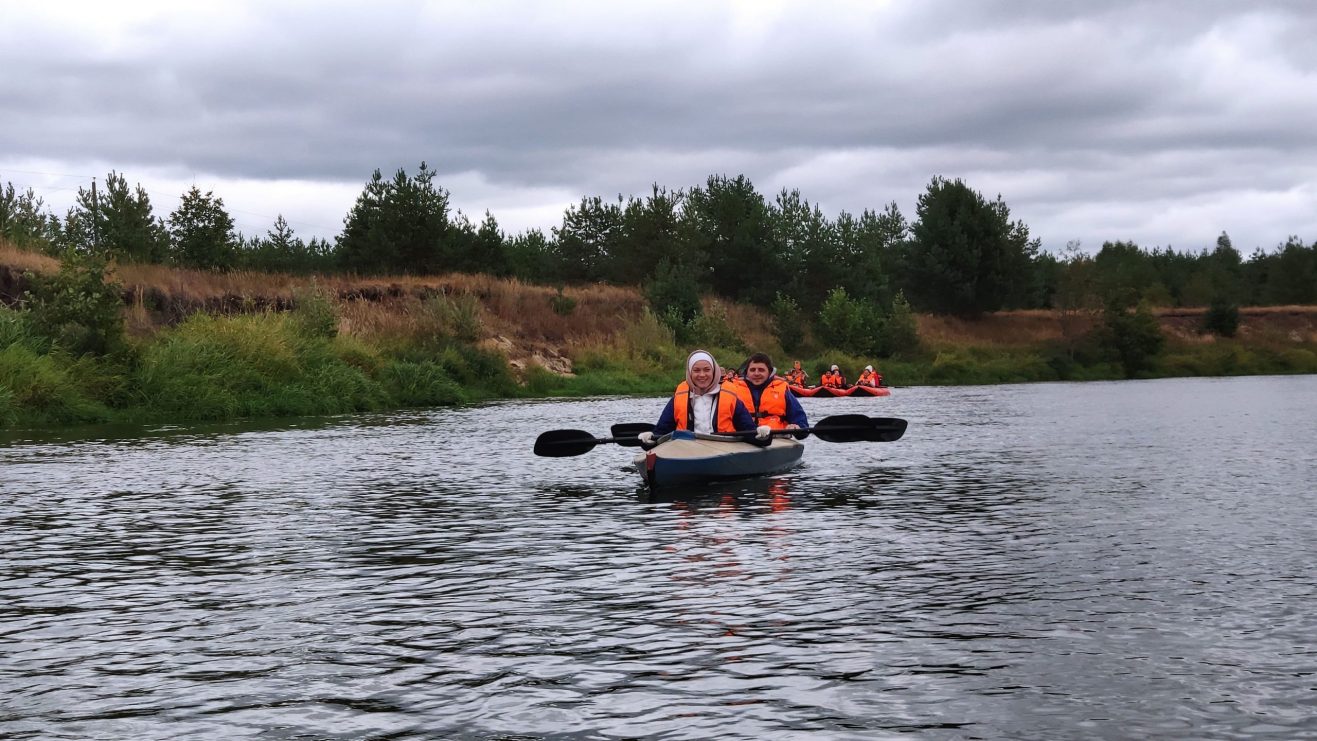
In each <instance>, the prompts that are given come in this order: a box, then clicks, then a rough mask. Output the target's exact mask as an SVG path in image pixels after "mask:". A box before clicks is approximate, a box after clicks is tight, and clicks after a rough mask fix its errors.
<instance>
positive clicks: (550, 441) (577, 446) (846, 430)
mask: <svg viewBox="0 0 1317 741" xmlns="http://www.w3.org/2000/svg"><path fill="white" fill-rule="evenodd" d="M906 425H907V422H906V421H905V420H904V419H896V418H894V417H866V416H864V415H863V414H838V415H836V416H832V417H825V418H823V419H821V420H819V421H818V422H817V423H815V424H814V426H812V427H801V428H799V429H795V430H774V431H773V435H774V436H783V435H795V434H797V433H801V432H810V433H813V434H814V436H815V437H817V438H818V439H820V440H822V441H824V442H829V443H856V442H871V443H889V442H893V441H895V440H900V439H901V436H902V435H904V434H905V428H906ZM645 426H646V425H645V424H644V423H641V422H635V423H622V424H616V425H613V428H612V430H611V431H612V433H613V436H612V437H595V436H594V435H592V434H590V433H588V432H586V431H585V430H549V431H548V432H545V433H543V434H542V435H540V436H539V437H538V438H536V439H535V455H538V456H543V457H546V458H567V457H570V456H574V455H583V454H585V453H588V452H590V451H591V450H594V447H595V446H596V445H601V444H603V443H617V444H618V445H622V446H625V447H635V446H637V445H639V444H640V441H639V440H637V439H636V437H635V434H639V433H640V432H645V431H646V430H645V429H644V427H645ZM648 428H649V430H650V431H652V430H653V425H648ZM618 432H634V433H635V434H632V435H619V434H617V433H618ZM723 436H724V437H741V438H745V439H747V440H749V439H751V438H754V437H755V433H754V432H752V431H746V432H733V433H730V434H726V435H723Z"/></svg>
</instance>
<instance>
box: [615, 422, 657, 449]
mask: <svg viewBox="0 0 1317 741" xmlns="http://www.w3.org/2000/svg"><path fill="white" fill-rule="evenodd" d="M653 431H654V425H652V424H650V423H649V422H619V423H617V424H615V425H613V426H612V428H611V429H609V433H611V434H612V436H613V437H614V439H616V441H617V444H618V445H621V446H623V447H626V448H634V447H635V446H637V445H639V444H640V441H639V440H636V439H634V438H635V437H636V436H637V435H639V434H640V433H642V432H653ZM626 438H632V439H631V440H630V441H628V440H627V439H626Z"/></svg>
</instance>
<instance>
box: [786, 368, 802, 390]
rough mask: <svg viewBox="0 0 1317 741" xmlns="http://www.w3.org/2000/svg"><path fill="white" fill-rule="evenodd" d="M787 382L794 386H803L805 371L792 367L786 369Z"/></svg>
mask: <svg viewBox="0 0 1317 741" xmlns="http://www.w3.org/2000/svg"><path fill="white" fill-rule="evenodd" d="M787 383H790V384H792V385H795V386H804V385H805V371H803V370H801V369H800V368H792V369H791V370H789V371H787Z"/></svg>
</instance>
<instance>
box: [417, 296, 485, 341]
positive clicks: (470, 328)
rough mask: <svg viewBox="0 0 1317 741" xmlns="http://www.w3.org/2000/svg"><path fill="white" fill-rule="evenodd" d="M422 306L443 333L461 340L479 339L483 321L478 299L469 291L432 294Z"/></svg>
mask: <svg viewBox="0 0 1317 741" xmlns="http://www.w3.org/2000/svg"><path fill="white" fill-rule="evenodd" d="M422 306H423V310H424V311H425V312H426V313H427V314H428V315H429V316H430V318H431V319H432V320H434V321H435V322H436V323H437V324H438V325H439V327H441V328H442V330H443V331H444V333H445V334H447V335H449V336H451V337H455V338H457V339H459V340H461V341H463V342H475V341H476V340H478V339H480V335H481V332H482V331H483V328H484V322H483V320H482V319H481V311H482V309H481V306H480V301H479V299H477V298H476V297H475V296H472V295H471V294H469V293H460V294H458V295H456V296H449V295H441V296H434V297H432V298H428V299H426V300H425V303H424V304H423V305H422Z"/></svg>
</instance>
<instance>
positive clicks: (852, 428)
mask: <svg viewBox="0 0 1317 741" xmlns="http://www.w3.org/2000/svg"><path fill="white" fill-rule="evenodd" d="M871 427H873V424H872V423H871V422H870V421H869V418H868V417H866V416H864V415H863V414H837V415H834V416H831V417H824V418H823V419H820V420H819V421H818V422H815V423H814V424H813V425H811V426H810V428H809V431H810V433H811V434H813V435H814V436H815V437H817V438H818V439H820V440H822V441H823V442H825V443H855V442H867V441H868V440H869V429H870V428H871Z"/></svg>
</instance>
